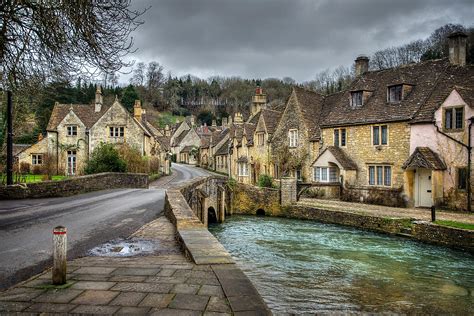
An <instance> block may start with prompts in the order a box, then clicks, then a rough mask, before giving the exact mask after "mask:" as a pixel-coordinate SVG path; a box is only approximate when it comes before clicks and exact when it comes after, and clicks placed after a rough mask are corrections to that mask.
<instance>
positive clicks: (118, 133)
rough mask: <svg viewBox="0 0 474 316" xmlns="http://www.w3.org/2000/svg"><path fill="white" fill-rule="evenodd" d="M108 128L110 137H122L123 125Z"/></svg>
mask: <svg viewBox="0 0 474 316" xmlns="http://www.w3.org/2000/svg"><path fill="white" fill-rule="evenodd" d="M109 130H110V137H123V135H124V133H125V127H123V126H120V127H116V126H111V127H109Z"/></svg>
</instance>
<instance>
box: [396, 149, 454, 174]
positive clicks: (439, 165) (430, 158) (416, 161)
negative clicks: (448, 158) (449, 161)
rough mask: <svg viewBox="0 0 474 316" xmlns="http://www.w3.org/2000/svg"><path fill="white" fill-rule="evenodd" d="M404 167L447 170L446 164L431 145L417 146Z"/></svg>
mask: <svg viewBox="0 0 474 316" xmlns="http://www.w3.org/2000/svg"><path fill="white" fill-rule="evenodd" d="M402 168H403V169H416V168H426V169H431V170H446V165H445V164H444V162H443V160H441V158H440V157H439V156H438V154H437V153H435V152H434V151H432V150H431V149H430V148H429V147H416V148H415V151H414V152H413V154H411V155H410V157H408V159H407V161H406V162H405V163H404V164H403V166H402Z"/></svg>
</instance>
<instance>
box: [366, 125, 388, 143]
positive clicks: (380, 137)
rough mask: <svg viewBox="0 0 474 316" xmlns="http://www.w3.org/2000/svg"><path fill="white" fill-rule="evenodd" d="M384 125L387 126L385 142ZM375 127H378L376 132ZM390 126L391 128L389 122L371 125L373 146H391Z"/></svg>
mask: <svg viewBox="0 0 474 316" xmlns="http://www.w3.org/2000/svg"><path fill="white" fill-rule="evenodd" d="M384 127H385V130H386V134H385V135H386V137H385V138H386V140H385V144H384V143H383V132H382V131H383V130H384ZM375 129H377V133H376V132H375ZM389 131H390V128H389V125H388V124H382V125H371V126H370V133H371V136H372V137H371V144H372V146H374V147H377V146H389V144H390V142H389V138H390V137H389V135H390V132H389ZM376 138H377V141H378V143H377V144H376V143H375V139H376Z"/></svg>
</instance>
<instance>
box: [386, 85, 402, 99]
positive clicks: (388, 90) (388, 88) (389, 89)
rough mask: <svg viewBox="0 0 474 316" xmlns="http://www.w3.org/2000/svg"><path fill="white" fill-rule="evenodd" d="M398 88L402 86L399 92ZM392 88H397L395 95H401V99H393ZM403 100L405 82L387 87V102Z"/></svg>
mask: <svg viewBox="0 0 474 316" xmlns="http://www.w3.org/2000/svg"><path fill="white" fill-rule="evenodd" d="M397 88H400V91H399V93H397V91H396V90H397ZM392 89H395V92H394V94H393V96H398V95H399V97H400V99H399V100H392V93H391V91H392ZM401 101H403V84H394V85H390V86H388V87H387V102H388V103H399V102H401Z"/></svg>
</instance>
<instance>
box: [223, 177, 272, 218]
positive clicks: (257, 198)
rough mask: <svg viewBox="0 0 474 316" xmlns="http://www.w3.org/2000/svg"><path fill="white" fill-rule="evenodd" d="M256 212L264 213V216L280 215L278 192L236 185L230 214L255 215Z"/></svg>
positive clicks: (240, 184)
mask: <svg viewBox="0 0 474 316" xmlns="http://www.w3.org/2000/svg"><path fill="white" fill-rule="evenodd" d="M257 210H263V211H265V214H266V215H272V216H279V215H281V207H280V190H278V189H271V188H259V187H255V186H253V185H247V184H242V183H237V184H236V185H235V186H234V188H233V198H232V213H234V214H247V215H255V214H256V213H257Z"/></svg>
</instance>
